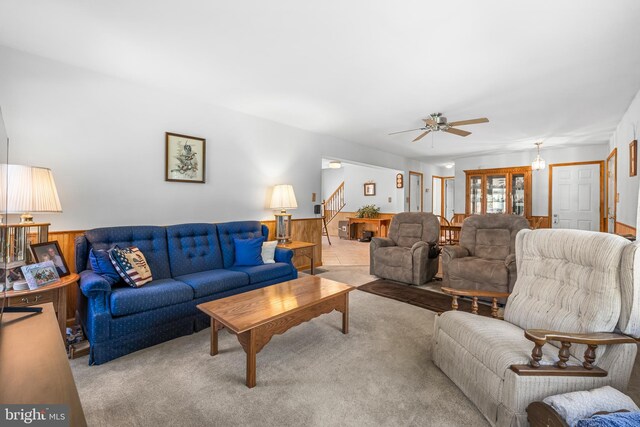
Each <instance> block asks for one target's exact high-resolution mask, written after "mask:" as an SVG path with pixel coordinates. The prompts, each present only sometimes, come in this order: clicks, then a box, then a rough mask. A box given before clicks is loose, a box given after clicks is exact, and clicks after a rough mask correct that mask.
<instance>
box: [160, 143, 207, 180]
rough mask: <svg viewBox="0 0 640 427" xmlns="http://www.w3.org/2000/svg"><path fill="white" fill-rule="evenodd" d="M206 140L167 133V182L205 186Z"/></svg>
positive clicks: (165, 178)
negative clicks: (193, 183)
mask: <svg viewBox="0 0 640 427" xmlns="http://www.w3.org/2000/svg"><path fill="white" fill-rule="evenodd" d="M205 144H206V140H205V139H204V138H197V137H195V136H188V135H180V134H178V133H170V132H167V133H166V147H165V177H164V180H165V181H173V182H197V183H201V184H204V166H205V164H204V163H205V158H206V157H205Z"/></svg>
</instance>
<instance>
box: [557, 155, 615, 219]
mask: <svg viewBox="0 0 640 427" xmlns="http://www.w3.org/2000/svg"><path fill="white" fill-rule="evenodd" d="M580 165H599V166H600V231H604V230H606V229H605V228H604V226H605V225H606V215H604V213H605V212H604V184H605V183H604V167H605V163H604V160H590V161H587V162H569V163H554V164H551V165H549V228H553V168H554V167H563V166H580Z"/></svg>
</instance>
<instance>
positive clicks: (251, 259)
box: [233, 237, 264, 267]
mask: <svg viewBox="0 0 640 427" xmlns="http://www.w3.org/2000/svg"><path fill="white" fill-rule="evenodd" d="M263 242H264V237H257V238H255V239H237V238H235V237H234V238H233V246H234V248H235V251H236V259H235V261H234V262H233V266H234V267H241V266H251V265H262V264H264V262H263V261H262V243H263Z"/></svg>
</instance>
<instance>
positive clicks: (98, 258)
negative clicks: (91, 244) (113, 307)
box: [89, 249, 120, 285]
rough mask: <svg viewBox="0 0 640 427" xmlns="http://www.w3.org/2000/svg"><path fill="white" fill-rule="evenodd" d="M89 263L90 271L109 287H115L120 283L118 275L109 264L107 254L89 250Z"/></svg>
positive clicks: (109, 259)
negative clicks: (103, 280)
mask: <svg viewBox="0 0 640 427" xmlns="http://www.w3.org/2000/svg"><path fill="white" fill-rule="evenodd" d="M89 262H90V263H91V269H92V270H93V271H94V272H95V273H96V274H99V275H100V276H102V277H104V279H105V280H106V281H107V282H109V284H110V285H115V284H116V283H118V282H119V281H120V275H119V274H118V272H117V271H116V269H115V268H114V267H113V264H111V258H110V257H109V252H108V251H104V250H101V249H95V250H94V249H91V250H90V251H89Z"/></svg>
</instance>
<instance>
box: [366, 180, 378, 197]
mask: <svg viewBox="0 0 640 427" xmlns="http://www.w3.org/2000/svg"><path fill="white" fill-rule="evenodd" d="M364 195H365V196H375V195H376V184H375V183H374V182H367V183H365V184H364Z"/></svg>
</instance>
